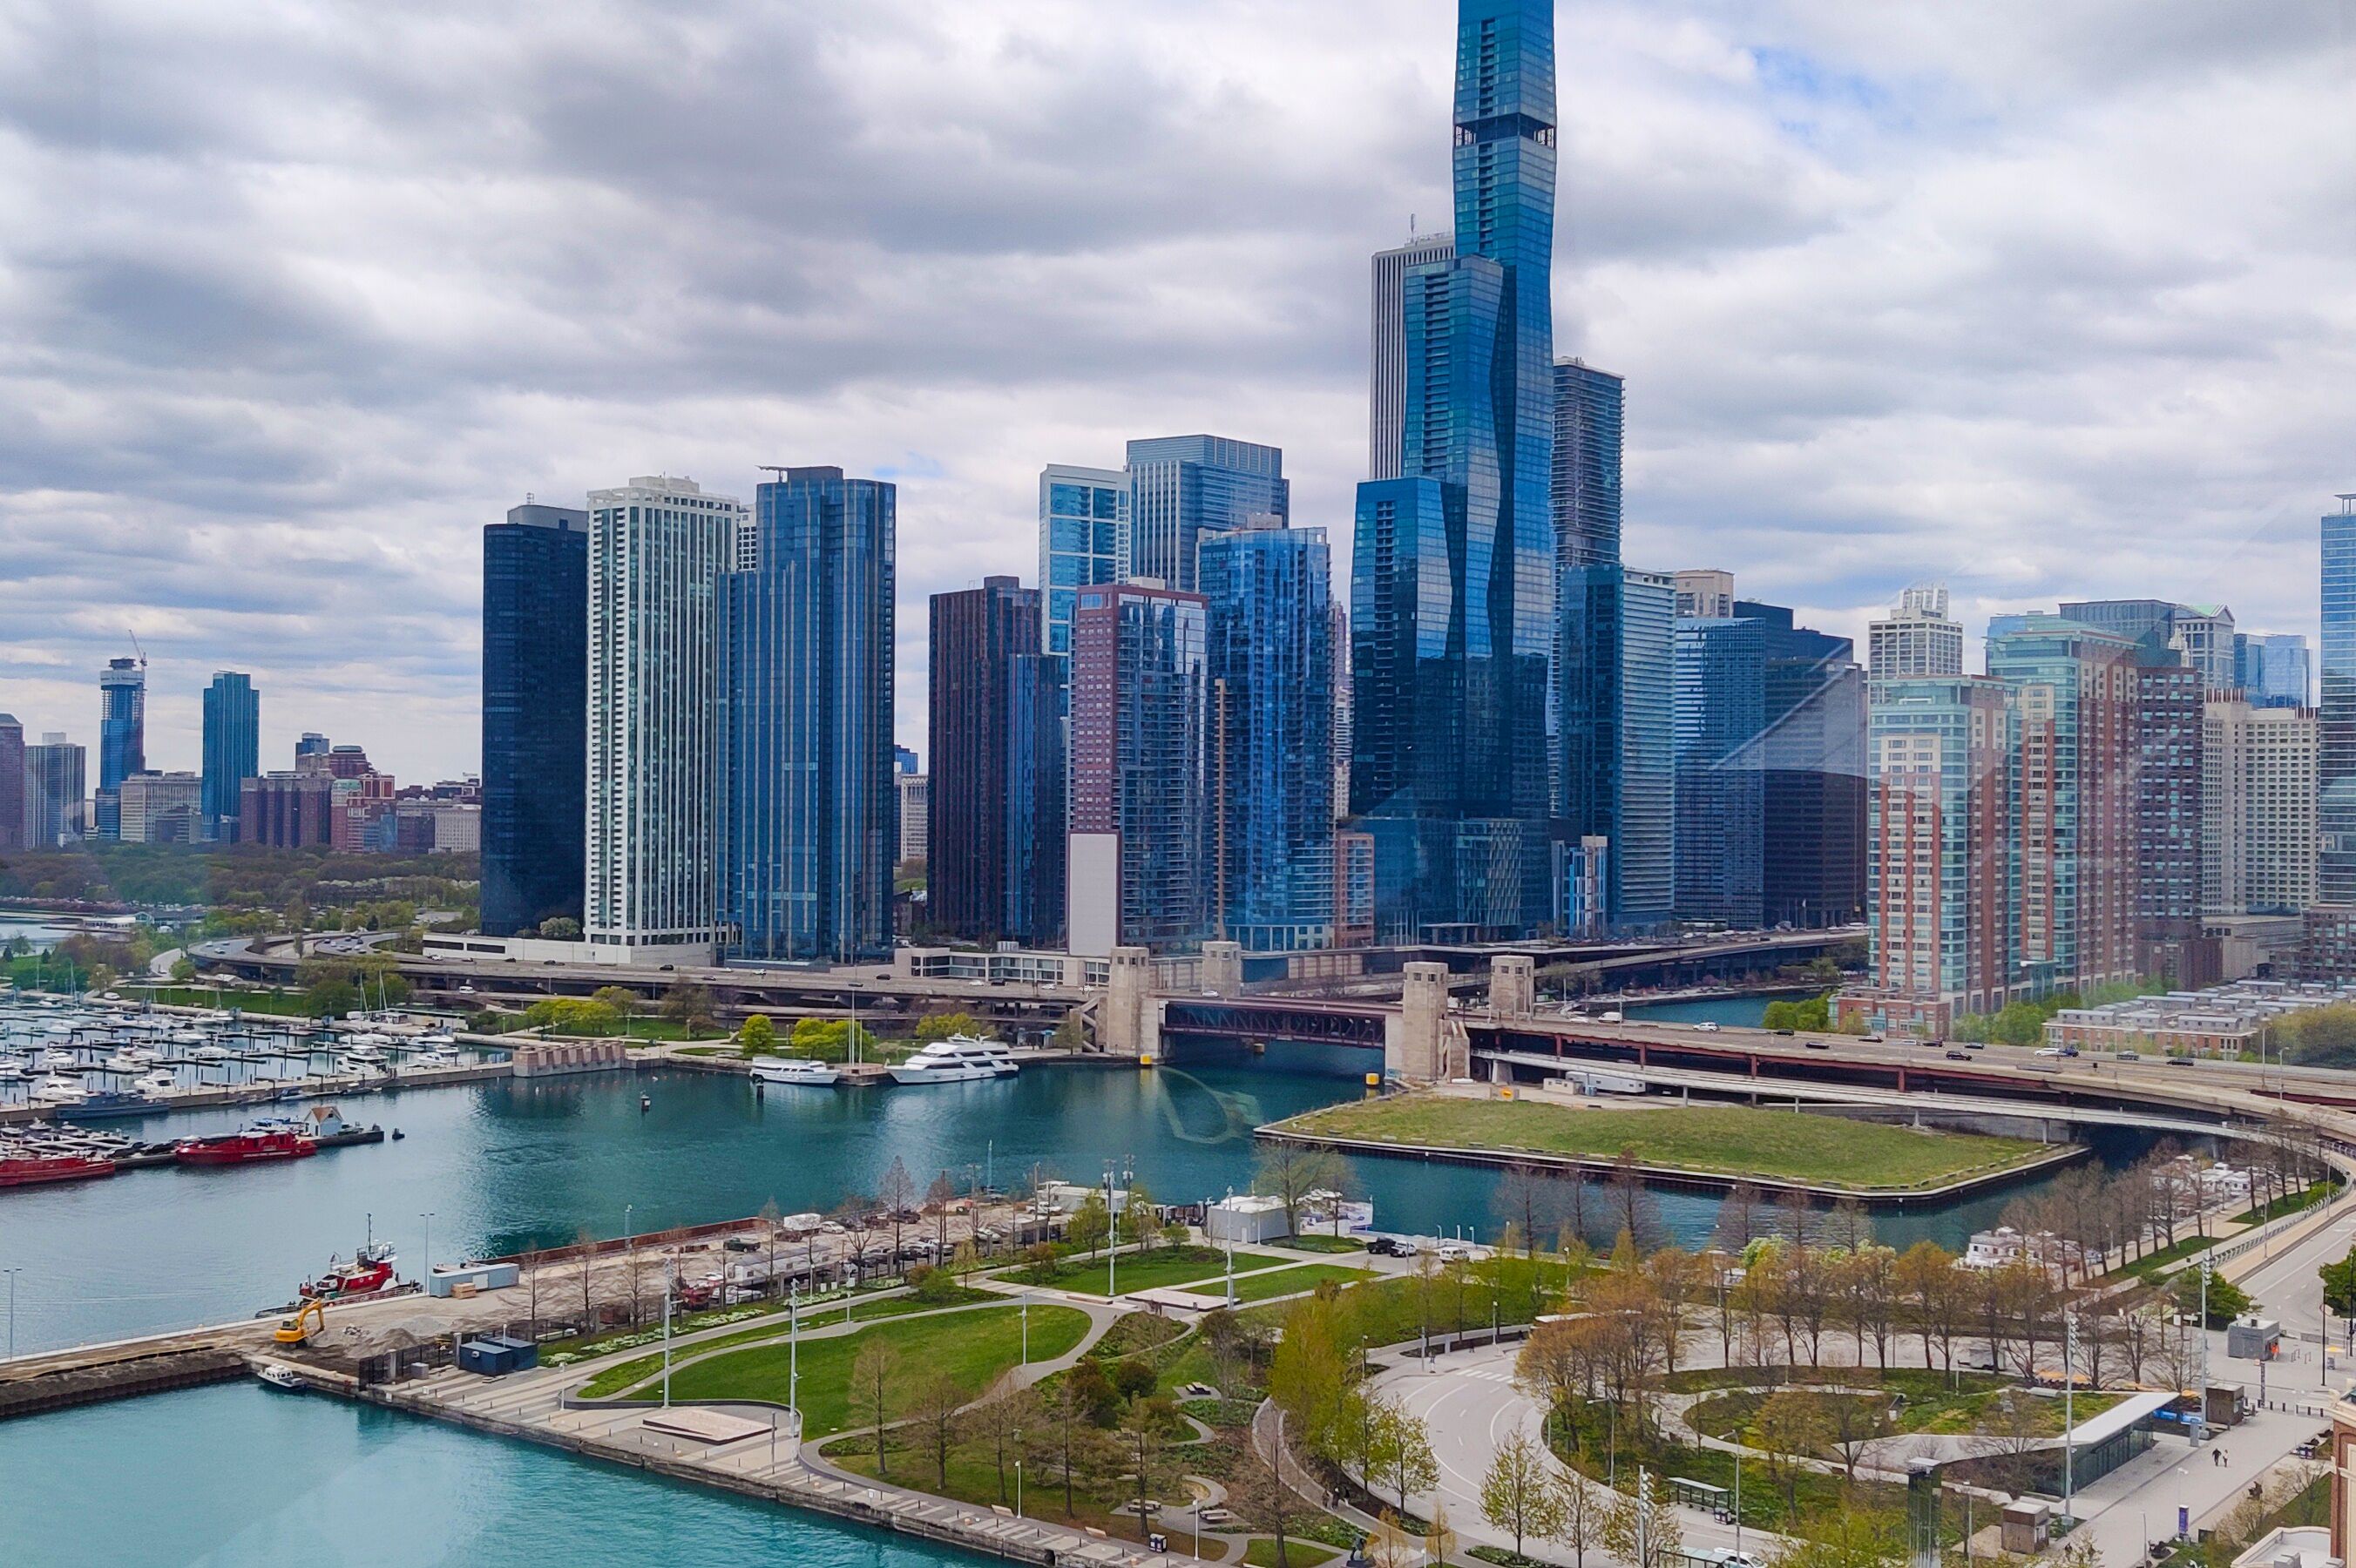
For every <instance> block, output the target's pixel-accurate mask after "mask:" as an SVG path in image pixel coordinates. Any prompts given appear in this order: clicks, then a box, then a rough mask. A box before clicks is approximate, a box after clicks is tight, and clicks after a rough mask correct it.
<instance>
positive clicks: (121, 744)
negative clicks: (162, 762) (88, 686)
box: [92, 658, 147, 838]
mask: <svg viewBox="0 0 2356 1568" xmlns="http://www.w3.org/2000/svg"><path fill="white" fill-rule="evenodd" d="M146 771H147V661H146V660H145V659H127V658H126V659H109V660H107V661H106V667H105V668H104V669H102V670H101V671H100V672H99V675H98V795H97V798H96V800H95V801H94V802H93V803H92V804H93V807H94V810H95V813H96V816H97V821H96V822H95V823H93V824H92V827H93V829H94V836H95V837H100V838H115V837H121V835H122V832H123V780H124V779H126V778H128V777H130V776H131V775H132V774H133V773H145V772H146Z"/></svg>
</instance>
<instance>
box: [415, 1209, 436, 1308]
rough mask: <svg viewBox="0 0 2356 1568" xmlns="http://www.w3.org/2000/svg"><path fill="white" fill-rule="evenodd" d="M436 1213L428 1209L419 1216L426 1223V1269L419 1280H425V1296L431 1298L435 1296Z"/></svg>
mask: <svg viewBox="0 0 2356 1568" xmlns="http://www.w3.org/2000/svg"><path fill="white" fill-rule="evenodd" d="M434 1212H435V1211H434V1210H431V1209H428V1210H427V1211H425V1212H424V1213H423V1214H420V1215H419V1216H418V1218H419V1219H421V1220H423V1221H425V1267H424V1268H423V1270H422V1271H421V1272H420V1274H419V1275H418V1277H419V1278H421V1279H423V1281H424V1282H425V1294H426V1295H428V1296H431V1295H433V1294H434Z"/></svg>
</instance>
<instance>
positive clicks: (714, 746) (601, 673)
mask: <svg viewBox="0 0 2356 1568" xmlns="http://www.w3.org/2000/svg"><path fill="white" fill-rule="evenodd" d="M743 523H744V506H743V503H741V502H739V501H737V500H735V499H734V498H732V497H729V496H715V495H708V494H706V493H705V492H704V491H703V490H702V488H701V486H699V485H697V484H696V483H695V482H694V481H693V480H692V479H685V478H673V477H670V476H669V475H648V476H645V477H639V478H634V479H632V480H631V481H630V482H629V483H628V484H626V485H618V486H616V487H615V488H613V489H608V490H594V491H592V492H590V495H589V633H588V642H589V661H588V687H587V704H588V714H589V725H588V731H589V740H588V755H589V767H588V773H587V781H588V788H587V800H588V805H587V810H586V813H585V817H586V822H585V832H586V838H587V848H586V853H585V854H584V857H583V864H584V889H583V900H582V902H583V916H582V924H583V926H584V929H585V932H586V934H587V937H588V940H589V941H590V942H591V943H593V944H597V945H599V946H606V947H615V948H620V949H625V950H627V951H628V952H630V953H633V954H636V953H642V952H648V951H649V950H658V949H666V948H668V949H677V950H679V951H680V953H681V954H683V955H687V956H691V957H692V956H696V955H699V954H708V953H709V951H710V949H711V948H712V945H713V944H715V943H717V942H718V940H719V938H720V934H721V925H720V921H721V914H720V906H721V897H720V862H721V859H722V857H721V856H720V855H719V854H717V853H715V852H714V851H715V847H716V846H719V845H720V844H721V842H722V840H721V833H720V789H719V767H720V709H721V701H720V688H719V679H720V674H719V672H720V658H719V629H720V628H719V623H720V608H719V600H720V579H721V576H722V574H723V573H724V572H726V571H728V570H729V569H730V568H731V567H732V566H734V564H735V561H736V560H737V554H736V552H737V534H738V531H739V529H740V528H741V527H742V526H743Z"/></svg>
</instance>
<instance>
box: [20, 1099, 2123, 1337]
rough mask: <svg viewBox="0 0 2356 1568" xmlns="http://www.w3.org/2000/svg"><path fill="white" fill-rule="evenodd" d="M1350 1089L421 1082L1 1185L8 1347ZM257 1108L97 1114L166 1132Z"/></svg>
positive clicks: (1068, 1174)
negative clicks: (47, 1179)
mask: <svg viewBox="0 0 2356 1568" xmlns="http://www.w3.org/2000/svg"><path fill="white" fill-rule="evenodd" d="M1269 1060H1270V1061H1275V1060H1278V1058H1276V1057H1273V1056H1272V1057H1271V1058H1269ZM641 1093H645V1094H646V1095H647V1096H648V1098H649V1099H650V1101H651V1102H652V1105H651V1109H649V1110H648V1111H646V1112H644V1113H641V1111H640V1110H639V1096H640V1094H641ZM1356 1093H1359V1090H1358V1089H1357V1087H1356V1086H1355V1085H1354V1084H1352V1083H1349V1082H1347V1081H1345V1080H1343V1079H1338V1078H1333V1077H1320V1076H1312V1075H1309V1074H1306V1073H1301V1072H1280V1071H1275V1070H1272V1069H1269V1068H1268V1067H1266V1066H1260V1067H1248V1066H1240V1065H1226V1066H1203V1067H1200V1068H1185V1069H1182V1068H1177V1067H1163V1068H1162V1069H1159V1070H1156V1071H1154V1072H1139V1071H1137V1070H1135V1069H1133V1068H1131V1069H1115V1068H1040V1069H1033V1070H1031V1071H1028V1072H1023V1073H1022V1074H1020V1075H1019V1076H1017V1077H1015V1078H1012V1079H1004V1080H1000V1081H998V1082H995V1083H962V1084H942V1085H938V1086H932V1087H926V1088H923V1089H873V1090H861V1091H839V1090H809V1089H790V1088H776V1089H771V1090H770V1091H768V1092H767V1093H766V1095H763V1096H756V1095H755V1093H754V1092H753V1088H752V1086H751V1084H750V1083H747V1082H746V1081H745V1080H744V1079H742V1078H736V1077H723V1076H719V1075H715V1074H710V1073H696V1072H665V1073H655V1074H639V1075H624V1074H599V1075H594V1076H586V1077H580V1078H571V1079H553V1080H539V1081H527V1082H523V1083H491V1084H482V1085H477V1086H473V1087H466V1088H452V1089H424V1090H410V1091H407V1092H404V1093H394V1094H386V1095H378V1096H371V1097H367V1098H361V1099H355V1100H353V1101H352V1102H350V1103H349V1104H347V1105H346V1107H345V1109H346V1111H347V1112H348V1113H349V1114H352V1115H356V1116H358V1117H359V1118H362V1119H364V1120H368V1121H375V1122H381V1123H382V1124H384V1125H386V1126H388V1127H398V1128H400V1129H401V1130H402V1132H403V1133H404V1134H405V1135H406V1136H404V1137H403V1138H402V1140H401V1141H399V1142H391V1141H388V1142H385V1143H382V1144H378V1145H372V1146H359V1147H351V1148H340V1149H328V1150H324V1151H322V1152H321V1153H320V1154H319V1155H317V1156H316V1157H314V1158H311V1159H306V1160H296V1161H291V1162H288V1163H285V1164H282V1165H270V1166H257V1167H250V1168H243V1169H236V1168H232V1169H226V1170H221V1169H215V1170H205V1169H183V1168H170V1167H167V1168H162V1169H156V1170H135V1171H126V1172H123V1174H121V1175H119V1176H115V1177H112V1178H110V1179H106V1180H102V1181H93V1182H84V1183H79V1184H75V1185H70V1186H60V1187H55V1188H31V1189H16V1190H14V1191H9V1192H5V1193H0V1266H17V1267H21V1268H22V1269H23V1271H24V1272H23V1273H22V1274H20V1275H17V1276H16V1324H15V1327H16V1348H17V1349H18V1350H19V1351H27V1350H34V1349H48V1348H53V1347H56V1346H59V1345H67V1344H74V1343H80V1342H86V1341H90V1340H94V1339H118V1338H123V1337H127V1336H130V1335H134V1334H141V1333H148V1332H153V1331H155V1330H158V1329H164V1328H181V1327H187V1326H188V1325H191V1324H197V1323H209V1322H220V1321H224V1320H227V1319H230V1318H236V1317H246V1316H248V1315H250V1314H251V1313H252V1312H254V1311H256V1310H257V1309H260V1308H263V1307H271V1306H274V1305H276V1304H278V1303H282V1302H284V1301H285V1300H287V1299H288V1298H289V1297H290V1296H292V1295H293V1294H294V1288H295V1283H296V1282H297V1281H298V1280H302V1279H305V1278H308V1277H310V1276H311V1275H314V1274H316V1272H317V1270H318V1269H319V1267H320V1266H321V1265H322V1264H325V1262H326V1261H327V1257H328V1255H329V1254H330V1253H349V1252H350V1251H351V1249H352V1247H353V1246H354V1245H355V1244H356V1243H359V1241H360V1240H361V1239H362V1237H363V1236H364V1235H365V1234H367V1233H369V1232H370V1230H371V1228H372V1230H373V1233H374V1234H375V1235H378V1236H381V1237H390V1238H391V1239H392V1240H393V1241H394V1242H395V1243H396V1244H397V1245H398V1246H399V1247H400V1249H401V1252H402V1272H403V1273H404V1274H413V1273H414V1272H415V1271H416V1270H417V1268H418V1266H419V1264H420V1261H421V1259H422V1257H423V1253H424V1243H425V1240H426V1232H427V1229H428V1227H429V1223H430V1228H431V1231H432V1241H433V1249H434V1257H436V1258H438V1259H442V1260H444V1261H447V1260H450V1259H453V1258H455V1257H457V1256H459V1255H461V1254H472V1255H483V1254H487V1253H508V1252H515V1251H518V1250H520V1249H522V1248H526V1247H531V1246H547V1245H555V1244H559V1243H567V1242H570V1241H572V1240H573V1239H574V1238H575V1237H576V1236H577V1235H578V1234H579V1233H580V1232H582V1231H583V1230H584V1229H585V1230H587V1231H589V1232H593V1233H594V1234H595V1235H597V1236H599V1237H609V1236H617V1235H621V1234H623V1233H624V1230H625V1225H627V1227H628V1229H630V1230H632V1231H650V1230H657V1229H660V1228H662V1227H665V1226H669V1225H677V1224H687V1223H693V1222H697V1221H711V1220H723V1219H731V1218H735V1217H739V1216H744V1215H749V1214H752V1213H754V1212H755V1211H758V1210H759V1209H760V1207H761V1206H762V1204H763V1203H765V1202H767V1201H771V1200H774V1201H775V1202H776V1204H777V1206H778V1208H779V1209H780V1210H782V1211H786V1212H787V1213H791V1212H794V1211H798V1210H810V1209H815V1210H821V1211H823V1210H827V1209H830V1208H831V1207H833V1206H834V1205H835V1204H836V1203H837V1202H839V1201H840V1200H841V1198H842V1197H843V1196H844V1194H845V1193H846V1192H848V1191H851V1190H854V1189H855V1190H859V1191H864V1192H873V1190H874V1189H875V1187H876V1184H877V1181H878V1179H879V1178H880V1177H881V1176H882V1175H883V1172H884V1170H885V1169H886V1168H888V1167H889V1166H890V1165H891V1163H892V1161H893V1160H894V1158H895V1157H896V1158H899V1159H901V1160H903V1161H905V1164H906V1165H907V1167H908V1168H909V1169H910V1171H911V1172H912V1174H913V1175H914V1176H915V1178H916V1181H917V1182H918V1183H919V1184H920V1185H921V1184H923V1183H925V1182H927V1181H929V1180H930V1179H932V1177H933V1175H934V1174H935V1173H936V1172H937V1171H941V1170H947V1171H948V1172H949V1173H950V1176H951V1178H952V1179H954V1180H956V1181H957V1182H958V1185H960V1186H963V1185H965V1184H966V1183H967V1181H968V1179H969V1174H971V1175H983V1174H986V1175H987V1177H988V1179H991V1180H992V1181H994V1182H995V1184H996V1185H998V1186H1000V1187H1002V1188H1012V1187H1015V1186H1018V1185H1020V1184H1021V1183H1022V1182H1023V1180H1024V1179H1026V1178H1027V1176H1028V1173H1029V1172H1030V1171H1031V1170H1032V1168H1033V1167H1034V1166H1037V1167H1043V1168H1045V1169H1046V1170H1047V1171H1049V1172H1052V1173H1055V1174H1059V1175H1061V1176H1063V1177H1065V1178H1066V1179H1076V1180H1082V1181H1087V1180H1096V1179H1101V1177H1102V1175H1103V1172H1104V1169H1105V1166H1106V1163H1107V1162H1108V1161H1119V1162H1122V1163H1125V1164H1133V1166H1134V1168H1135V1169H1136V1171H1137V1173H1138V1176H1139V1178H1140V1179H1141V1180H1142V1181H1143V1182H1144V1183H1145V1185H1146V1186H1147V1187H1148V1188H1149V1189H1151V1191H1152V1193H1153V1194H1154V1196H1155V1197H1156V1198H1158V1199H1161V1200H1163V1201H1181V1200H1200V1199H1205V1198H1213V1199H1215V1198H1217V1197H1219V1196H1221V1195H1223V1194H1224V1193H1226V1191H1228V1190H1229V1189H1244V1188H1246V1187H1248V1185H1249V1183H1250V1180H1251V1176H1252V1164H1253V1148H1252V1140H1251V1129H1252V1127H1253V1126H1254V1125H1258V1124H1259V1123H1262V1122H1267V1121H1270V1120H1274V1119H1276V1118H1279V1117H1282V1116H1287V1115H1293V1114H1294V1113H1296V1112H1299V1111H1302V1110H1307V1109H1310V1108H1312V1107H1313V1106H1316V1105H1321V1104H1331V1103H1333V1102H1334V1101H1337V1100H1341V1099H1345V1098H1348V1097H1350V1096H1352V1095H1355V1094H1356ZM1665 1114H1672V1115H1673V1114H1674V1113H1665ZM246 1115H249V1113H247V1112H244V1111H240V1110H233V1109H228V1110H218V1111H206V1112H187V1113H181V1114H177V1115H170V1116H159V1117H149V1118H145V1119H142V1120H138V1121H125V1122H117V1123H112V1124H110V1125H117V1126H122V1127H124V1128H126V1129H135V1131H136V1135H137V1136H143V1137H150V1138H157V1137H164V1136H184V1135H187V1134H195V1133H203V1132H212V1131H220V1130H223V1129H227V1128H230V1127H234V1126H236V1125H239V1124H240V1123H241V1121H242V1120H243V1119H244V1117H245V1116H246ZM1826 1136H1839V1133H1838V1131H1837V1128H1836V1127H1832V1126H1828V1128H1827V1133H1826ZM2126 1152H2132V1150H2128V1151H2126ZM1356 1172H1357V1176H1358V1179H1359V1180H1360V1181H1361V1182H1362V1183H1363V1185H1364V1187H1365V1191H1366V1194H1367V1196H1369V1197H1371V1198H1372V1199H1373V1200H1374V1203H1375V1217H1376V1224H1377V1225H1378V1226H1380V1227H1381V1228H1383V1229H1386V1230H1399V1231H1408V1232H1417V1233H1419V1234H1424V1235H1440V1234H1451V1233H1465V1234H1470V1235H1472V1237H1473V1238H1474V1239H1479V1238H1480V1237H1482V1236H1485V1235H1489V1234H1492V1233H1493V1232H1494V1227H1495V1224H1496V1220H1495V1217H1494V1213H1493V1211H1492V1206H1491V1200H1492V1197H1493V1195H1494V1191H1495V1189H1496V1184H1497V1179H1496V1177H1495V1176H1494V1174H1493V1173H1491V1172H1488V1171H1484V1170H1481V1169H1477V1168H1470V1167H1463V1166H1453V1165H1431V1164H1426V1163H1423V1162H1421V1161H1416V1160H1406V1159H1384V1158H1368V1159H1361V1160H1358V1161H1357V1162H1356ZM2018 1190H2019V1189H2009V1190H2007V1191H2003V1192H1997V1193H1991V1194H1988V1195H1987V1196H1984V1197H1981V1198H1978V1199H1975V1200H1969V1201H1966V1202H1965V1203H1961V1204H1957V1205H1954V1206H1952V1207H1950V1208H1947V1209H1944V1210H1937V1211H1919V1212H1909V1213H1906V1214H1902V1215H1893V1216H1890V1217H1888V1218H1885V1219H1883V1220H1881V1221H1879V1229H1880V1232H1881V1233H1882V1235H1883V1236H1884V1238H1885V1239H1887V1240H1890V1241H1891V1242H1894V1243H1898V1244H1900V1245H1904V1244H1906V1243H1908V1242H1911V1241H1912V1240H1913V1239H1915V1238H1916V1237H1919V1236H1923V1235H1930V1236H1935V1237H1937V1238H1938V1239H1940V1240H1941V1241H1943V1242H1945V1243H1947V1244H1949V1245H1951V1246H1958V1247H1959V1246H1960V1245H1961V1244H1962V1242H1963V1240H1964V1238H1965V1237H1966V1236H1968V1235H1969V1234H1970V1232H1971V1231H1972V1230H1973V1229H1975V1228H1976V1227H1978V1226H1981V1225H1984V1224H1987V1223H1989V1222H1991V1221H1993V1219H1994V1217H1995V1215H1996V1213H1997V1211H1999V1210H2000V1209H2002V1207H2003V1206H2004V1204H2005V1202H2006V1201H2008V1200H2009V1199H2010V1198H2011V1197H2012V1196H2013V1195H2014V1194H2015V1192H2017V1191H2018ZM1659 1211H1660V1215H1661V1219H1662V1221H1663V1224H1664V1225H1665V1228H1666V1230H1667V1231H1668V1232H1669V1233H1671V1234H1673V1235H1675V1236H1676V1237H1678V1238H1680V1239H1682V1240H1685V1241H1687V1242H1689V1243H1690V1242H1693V1241H1697V1240H1699V1239H1701V1238H1702V1237H1704V1236H1706V1235H1707V1234H1708V1232H1709V1229H1710V1227H1711V1225H1712V1224H1713V1223H1714V1222H1715V1218H1716V1213H1717V1204H1716V1201H1715V1200H1712V1199H1709V1198H1707V1197H1697V1196H1689V1195H1682V1194H1673V1193H1664V1194H1661V1195H1660V1197H1659ZM429 1212H430V1213H431V1214H432V1216H433V1218H432V1220H431V1221H427V1220H426V1219H425V1218H424V1216H425V1215H426V1214H427V1213H429ZM1599 1239H1600V1240H1601V1241H1603V1242H1606V1243H1608V1242H1609V1240H1610V1238H1609V1237H1602V1238H1599Z"/></svg>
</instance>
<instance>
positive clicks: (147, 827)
mask: <svg viewBox="0 0 2356 1568" xmlns="http://www.w3.org/2000/svg"><path fill="white" fill-rule="evenodd" d="M204 784H205V781H204V778H203V776H202V775H200V774H198V773H155V772H152V771H151V772H147V773H133V774H131V775H129V776H128V777H126V778H125V779H124V780H123V783H122V784H120V785H119V786H117V788H116V791H115V795H116V803H117V805H118V808H119V810H120V812H121V817H120V826H119V829H118V833H117V837H120V838H121V839H122V841H123V843H125V844H194V843H198V842H199V841H200V840H201V839H202V838H203V837H204V827H205V812H204V799H205V792H204Z"/></svg>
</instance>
